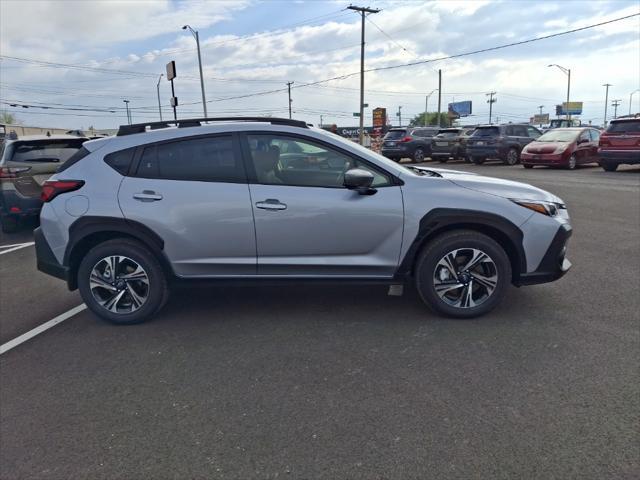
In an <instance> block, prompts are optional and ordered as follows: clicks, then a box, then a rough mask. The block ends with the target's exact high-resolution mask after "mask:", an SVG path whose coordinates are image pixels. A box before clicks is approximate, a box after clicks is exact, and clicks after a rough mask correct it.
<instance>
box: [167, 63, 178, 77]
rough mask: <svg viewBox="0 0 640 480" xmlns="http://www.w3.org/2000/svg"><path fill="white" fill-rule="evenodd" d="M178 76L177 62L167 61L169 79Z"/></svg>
mask: <svg viewBox="0 0 640 480" xmlns="http://www.w3.org/2000/svg"><path fill="white" fill-rule="evenodd" d="M174 78H176V62H175V60H171V61H170V62H169V63H167V80H173V79H174Z"/></svg>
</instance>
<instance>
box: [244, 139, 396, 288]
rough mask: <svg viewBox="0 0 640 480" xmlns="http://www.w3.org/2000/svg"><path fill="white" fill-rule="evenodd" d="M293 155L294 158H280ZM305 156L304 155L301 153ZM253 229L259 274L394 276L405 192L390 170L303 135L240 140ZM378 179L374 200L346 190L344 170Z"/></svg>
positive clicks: (375, 181)
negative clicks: (360, 171) (359, 171)
mask: <svg viewBox="0 0 640 480" xmlns="http://www.w3.org/2000/svg"><path fill="white" fill-rule="evenodd" d="M288 142H291V143H293V144H294V145H295V147H294V146H293V145H291V146H288V147H287V148H286V151H296V152H297V154H296V157H295V158H294V159H293V160H292V159H291V158H290V157H288V156H287V155H285V154H281V153H280V152H281V149H283V145H284V144H286V143H288ZM300 152H302V153H300ZM243 153H244V155H245V159H246V160H247V169H248V173H249V183H250V185H249V187H250V191H251V200H252V203H253V213H254V217H255V225H256V240H257V252H258V274H259V275H287V276H301V277H308V276H311V277H384V278H389V277H392V276H393V274H394V273H395V271H396V269H397V266H398V262H399V256H400V248H401V244H402V231H403V215H404V212H403V204H402V192H401V190H400V186H399V185H398V182H397V181H396V180H395V179H394V178H393V177H392V176H391V175H389V174H388V173H387V172H384V171H383V170H381V169H379V168H377V167H375V166H373V165H370V164H368V163H367V162H365V161H363V160H362V159H358V158H357V157H355V156H352V155H351V154H348V153H346V152H344V151H341V150H338V149H337V148H335V147H333V146H331V145H327V144H325V143H322V142H319V141H316V140H313V139H309V138H307V137H304V136H297V135H289V134H280V133H273V134H247V135H246V136H244V138H243ZM354 167H358V168H363V169H367V170H369V171H370V172H371V173H373V175H374V183H373V187H375V192H374V193H373V194H371V195H361V194H359V193H358V192H356V191H354V190H349V189H347V188H345V187H344V186H343V179H344V173H345V172H346V171H347V170H348V169H350V168H354Z"/></svg>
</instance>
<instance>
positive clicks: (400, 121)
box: [398, 105, 402, 127]
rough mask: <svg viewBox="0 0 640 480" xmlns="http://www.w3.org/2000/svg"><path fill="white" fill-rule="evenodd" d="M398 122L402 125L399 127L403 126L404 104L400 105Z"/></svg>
mask: <svg viewBox="0 0 640 480" xmlns="http://www.w3.org/2000/svg"><path fill="white" fill-rule="evenodd" d="M398 123H399V124H400V125H398V126H399V127H401V126H402V105H401V106H399V107H398Z"/></svg>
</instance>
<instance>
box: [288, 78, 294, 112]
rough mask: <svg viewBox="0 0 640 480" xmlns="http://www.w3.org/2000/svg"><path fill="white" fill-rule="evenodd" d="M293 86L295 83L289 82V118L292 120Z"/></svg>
mask: <svg viewBox="0 0 640 480" xmlns="http://www.w3.org/2000/svg"><path fill="white" fill-rule="evenodd" d="M291 85H293V82H287V89H288V91H289V118H291V102H292V101H293V100H291Z"/></svg>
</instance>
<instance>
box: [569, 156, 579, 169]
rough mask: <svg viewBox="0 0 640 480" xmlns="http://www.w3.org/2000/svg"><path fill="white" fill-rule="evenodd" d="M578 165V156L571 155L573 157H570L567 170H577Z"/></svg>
mask: <svg viewBox="0 0 640 480" xmlns="http://www.w3.org/2000/svg"><path fill="white" fill-rule="evenodd" d="M576 163H577V162H576V156H575V155H571V156H570V157H569V161H568V162H567V168H568V169H569V170H575V168H576Z"/></svg>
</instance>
